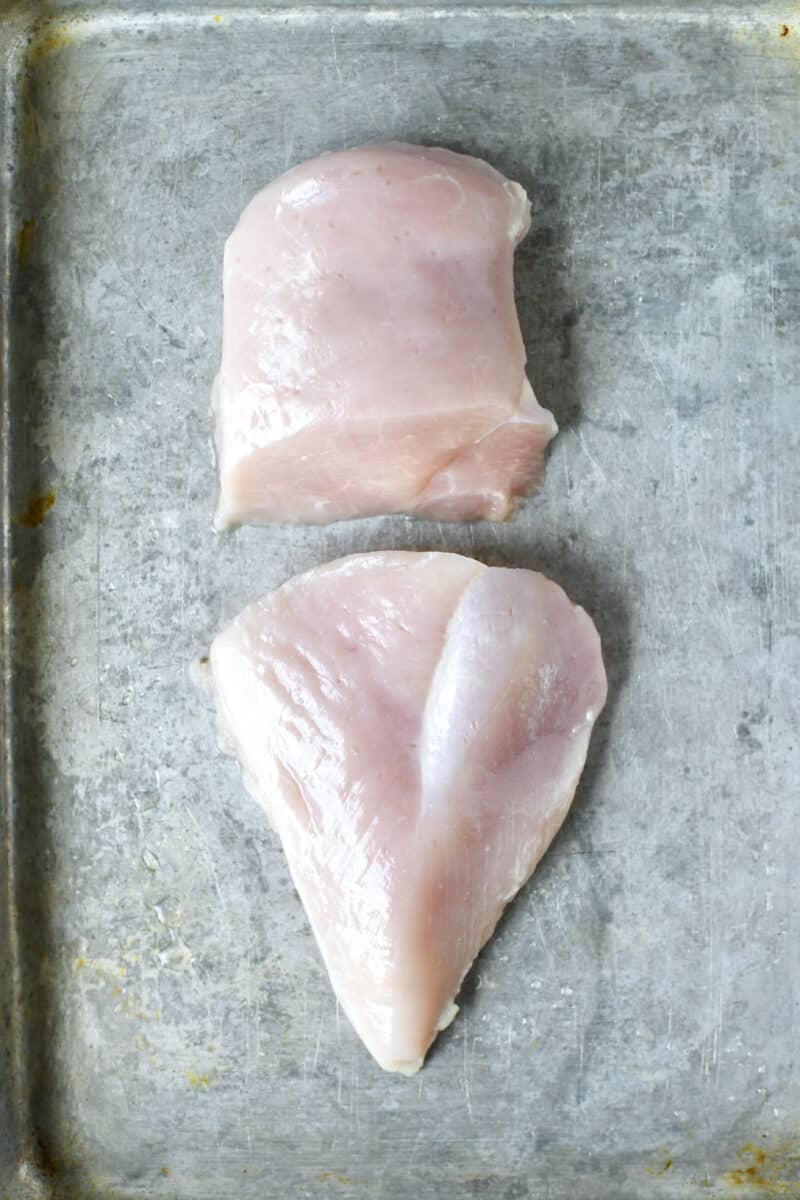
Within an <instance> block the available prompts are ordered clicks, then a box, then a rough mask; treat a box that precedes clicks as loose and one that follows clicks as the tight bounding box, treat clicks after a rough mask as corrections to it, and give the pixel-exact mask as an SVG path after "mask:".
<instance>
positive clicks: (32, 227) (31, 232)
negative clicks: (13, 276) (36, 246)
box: [17, 220, 36, 270]
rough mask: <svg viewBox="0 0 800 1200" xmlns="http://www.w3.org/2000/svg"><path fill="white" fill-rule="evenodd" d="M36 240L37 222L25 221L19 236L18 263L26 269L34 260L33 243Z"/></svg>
mask: <svg viewBox="0 0 800 1200" xmlns="http://www.w3.org/2000/svg"><path fill="white" fill-rule="evenodd" d="M35 238H36V222H35V221H34V220H30V221H24V222H23V224H22V225H21V227H20V231H19V233H18V234H17V262H18V263H19V265H20V266H21V267H22V268H23V270H24V269H25V267H28V266H30V263H31V259H32V258H33V243H34V240H35Z"/></svg>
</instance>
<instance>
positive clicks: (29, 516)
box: [14, 491, 56, 529]
mask: <svg viewBox="0 0 800 1200" xmlns="http://www.w3.org/2000/svg"><path fill="white" fill-rule="evenodd" d="M55 503H56V494H55V492H53V491H50V492H41V493H34V494H33V495H31V496H29V497H28V506H27V508H26V509H25V511H24V512H22V513H20V514H19V516H18V517H15V518H14V524H15V525H22V526H23V527H24V528H25V529H36V528H37V526H39V525H41V523H42V521H44V519H45V517H46V516H47V514H48V513H49V512H50V509H51V508H54V507H55Z"/></svg>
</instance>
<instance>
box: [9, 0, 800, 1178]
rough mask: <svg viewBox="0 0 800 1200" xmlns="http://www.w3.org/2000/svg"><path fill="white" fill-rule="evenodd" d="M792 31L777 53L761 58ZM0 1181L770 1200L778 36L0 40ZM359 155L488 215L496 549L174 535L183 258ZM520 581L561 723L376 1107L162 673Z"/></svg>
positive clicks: (196, 354)
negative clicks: (475, 955) (425, 173)
mask: <svg viewBox="0 0 800 1200" xmlns="http://www.w3.org/2000/svg"><path fill="white" fill-rule="evenodd" d="M795 18H797V20H798V27H797V28H795V24H794V21H795ZM2 29H3V32H2V38H3V56H4V64H5V66H4V70H5V75H4V92H3V101H4V115H3V122H4V123H3V150H4V153H3V161H2V172H3V187H4V193H3V203H4V229H5V270H4V275H3V288H4V310H3V320H4V325H3V355H4V357H3V367H4V375H3V385H4V394H3V400H4V405H5V407H4V413H3V432H4V442H3V447H4V458H3V468H4V472H5V474H4V485H5V490H4V505H5V508H4V517H5V520H4V538H5V556H4V560H3V568H4V614H5V621H4V626H3V638H4V649H5V653H6V663H7V667H8V671H7V674H6V676H5V685H6V695H5V704H4V722H5V725H4V735H5V736H4V742H3V747H4V755H5V773H4V791H3V796H2V803H3V822H4V823H3V848H4V857H3V867H2V870H3V875H2V884H3V911H2V928H1V929H0V933H1V934H2V940H3V945H2V953H3V961H4V962H5V963H6V964H7V970H5V971H4V972H3V975H2V989H3V996H2V1003H3V1014H4V1016H5V1020H4V1021H3V1022H2V1025H0V1031H1V1035H2V1055H3V1062H4V1064H6V1065H7V1070H6V1071H5V1072H4V1073H3V1080H2V1090H1V1091H0V1163H1V1164H2V1166H1V1173H0V1194H1V1195H2V1196H3V1197H10V1198H14V1200H16V1198H18V1197H24V1196H28V1195H31V1196H34V1195H35V1196H40V1195H49V1194H52V1195H54V1196H80V1197H110V1196H117V1197H133V1196H153V1197H179V1198H181V1200H201V1198H208V1200H219V1198H223V1197H231V1198H234V1197H235V1198H236V1200H249V1198H252V1200H256V1198H257V1200H270V1198H273V1197H274V1198H281V1200H283V1198H288V1197H295V1196H296V1197H315V1198H316V1197H319V1198H323V1197H331V1198H333V1197H341V1198H342V1200H348V1198H352V1200H355V1198H356V1197H359V1198H360V1197H375V1198H376V1200H406V1198H407V1197H412V1196H413V1197H418V1198H419V1200H442V1198H445V1200H449V1198H450V1197H462V1196H463V1197H489V1198H491V1200H495V1198H497V1200H523V1198H529V1200H539V1198H542V1200H543V1198H545V1197H546V1198H548V1200H642V1198H644V1197H659V1196H663V1197H676V1198H677V1197H681V1198H690V1197H723V1196H728V1195H740V1196H762V1195H771V1194H778V1195H800V1175H799V1174H798V1162H799V1161H800V1137H799V1136H798V1135H799V1133H800V1124H799V1123H800V1089H799V1087H798V1083H799V1081H800V1066H799V1065H798V1063H797V1061H796V1048H797V1045H798V1032H799V1031H798V981H799V980H800V964H798V957H797V945H798V886H797V880H798V871H797V853H798V850H797V847H798V778H800V772H799V770H798V768H799V767H800V763H799V762H798V748H797V727H798V665H799V662H798V593H799V589H798V541H797V529H798V525H797V521H798V467H797V463H798V428H800V410H798V403H799V402H800V388H799V386H798V381H799V380H800V349H799V347H800V340H799V339H798V337H797V328H798V316H799V315H800V312H799V311H798V309H799V297H800V272H799V270H798V240H797V232H798V225H797V220H798V218H797V196H798V187H799V186H800V178H799V175H798V167H799V165H800V155H799V153H798V151H799V149H800V139H799V138H798V128H800V53H799V52H798V47H800V14H798V12H797V9H796V6H793V5H787V6H786V8H785V9H780V8H772V7H770V8H763V7H762V8H754V7H749V8H748V6H746V5H741V6H737V7H734V8H719V7H709V6H702V7H697V8H695V7H670V8H666V7H655V6H652V5H651V6H647V7H625V6H622V7H616V6H615V7H610V6H603V5H599V6H596V7H592V6H588V7H574V6H570V5H567V6H558V5H556V6H550V7H539V6H524V7H502V8H498V7H491V6H485V7H481V6H477V7H469V8H467V7H454V6H448V5H445V6H443V7H441V6H440V7H419V6H417V7H403V6H394V7H391V8H379V7H378V8H376V7H370V8H368V9H359V8H352V7H331V6H327V7H326V6H308V7H293V8H281V7H261V6H254V7H235V8H231V7H228V6H226V5H225V4H224V3H222V2H221V0H220V2H218V3H216V5H215V7H214V8H208V9H206V8H203V7H202V6H191V7H189V6H187V7H184V6H181V5H180V4H177V5H176V4H173V5H170V6H169V8H168V9H166V10H165V11H163V12H158V13H154V12H152V11H149V10H145V9H139V8H137V7H135V6H126V5H123V6H121V7H117V8H114V9H113V10H112V9H106V8H101V7H98V8H89V9H87V8H86V7H81V8H80V9H72V8H70V7H69V6H68V5H64V6H60V5H51V6H47V7H39V8H37V9H32V8H29V7H26V6H24V5H23V6H11V7H8V6H6V8H5V9H4V19H3V24H2ZM385 137H396V138H406V139H410V140H420V141H424V142H435V143H442V144H445V145H448V146H451V147H455V148H459V149H463V150H467V151H472V152H475V153H478V154H482V155H485V156H486V157H488V158H489V159H490V160H491V161H492V162H494V163H495V164H497V165H498V166H499V167H500V168H501V169H502V170H504V171H505V172H507V173H508V174H509V175H511V176H514V177H515V178H519V179H521V180H522V181H523V182H524V184H525V185H526V186H527V187H528V189H529V191H530V193H531V195H532V197H533V203H534V221H533V229H532V232H531V234H530V236H529V238H528V239H527V241H526V242H525V244H524V246H523V247H522V249H521V251H520V254H519V257H518V264H517V284H518V295H519V303H520V308H521V316H522V323H523V328H524V333H525V337H526V341H527V344H528V347H529V353H530V375H531V378H532V381H533V383H534V386H535V388H536V390H537V392H538V394H539V396H540V398H541V400H542V401H543V402H544V403H545V404H547V405H548V406H549V407H551V408H552V409H553V410H554V412H555V413H556V415H557V417H558V419H559V421H560V423H561V427H562V432H561V435H560V437H559V438H558V439H557V441H556V443H555V445H554V447H553V452H552V455H551V459H550V464H549V473H548V477H547V482H546V486H545V488H544V490H543V492H542V493H541V495H540V496H539V497H537V498H535V499H533V500H532V501H530V502H529V503H527V504H526V505H525V507H524V509H523V511H522V512H521V513H520V514H519V515H518V516H517V517H516V518H515V519H514V520H513V521H512V522H511V523H509V524H507V525H504V526H502V527H496V526H490V525H481V526H474V527H466V528H458V527H452V526H441V525H437V524H432V523H424V522H417V523H414V522H410V521H406V520H403V519H390V520H372V521H364V522H354V523H350V524H344V525H338V526H334V527H331V528H328V529H309V530H305V529H300V530H297V529H283V528H274V529H260V530H240V531H239V532H237V533H233V534H227V535H223V536H217V535H215V534H214V533H213V532H212V530H211V515H212V506H213V493H214V473H213V466H212V462H211V456H210V453H209V414H208V403H209V400H208V398H209V389H210V385H211V381H212V377H213V375H214V372H215V369H216V366H217V360H218V354H219V332H220V304H221V298H220V265H221V252H222V245H223V240H224V238H225V236H226V234H227V232H228V231H229V230H230V229H231V227H232V225H233V223H234V221H235V219H236V217H237V215H238V213H239V211H240V209H241V208H242V206H243V205H244V204H245V202H246V201H247V200H248V198H249V197H250V196H251V195H252V194H253V192H254V191H255V190H256V189H257V188H258V187H259V185H261V184H262V183H264V182H265V181H266V180H267V179H269V178H270V177H272V176H273V175H275V174H276V173H277V172H279V171H281V170H283V169H284V168H286V167H288V166H290V165H291V164H293V163H295V162H297V161H299V160H301V159H303V158H305V157H307V156H310V155H313V154H315V153H317V152H319V151H321V150H324V149H326V148H330V147H338V146H342V145H346V144H351V143H357V142H361V141H365V140H369V139H376V138H385ZM389 546H397V547H434V548H444V547H447V548H449V549H454V550H460V551H464V552H468V553H475V554H477V555H478V556H480V557H483V558H485V559H487V560H490V561H493V562H503V563H516V564H522V565H527V566H537V567H541V568H543V569H545V570H546V571H547V572H548V573H550V574H551V575H553V576H554V577H555V578H556V579H558V580H559V581H561V582H562V583H563V584H564V585H565V586H566V587H567V588H568V590H569V591H570V593H571V594H572V595H573V596H574V597H575V598H576V599H578V600H579V601H580V602H581V603H583V604H584V605H585V606H586V607H587V608H588V610H589V611H590V612H591V613H592V614H593V616H594V617H595V619H596V621H597V624H598V626H599V627H600V630H601V632H602V636H603V641H604V646H605V654H606V659H607V664H608V672H609V678H610V702H609V706H608V709H607V711H606V713H605V716H604V718H603V720H602V722H601V723H600V725H599V728H598V730H597V732H596V734H595V738H594V741H593V743H592V750H591V755H590V760H589V764H588V767H587V771H586V774H585V778H584V781H583V783H582V784H581V787H580V792H579V796H578V798H577V801H576V804H575V807H574V810H573V812H572V814H571V816H570V818H569V819H568V821H567V824H566V826H565V828H564V830H563V832H562V833H561V834H560V836H559V838H558V839H557V842H556V844H555V845H554V847H553V849H552V850H551V852H550V853H549V855H548V856H547V858H546V861H545V862H544V863H543V865H542V866H541V868H540V869H539V871H538V873H537V875H536V877H535V879H534V881H533V882H532V883H531V885H530V886H528V887H527V888H526V889H525V890H524V892H523V894H522V895H521V896H520V898H519V899H518V900H517V901H516V903H515V904H514V905H513V906H512V908H511V910H510V911H509V913H508V915H507V917H506V919H505V920H504V921H503V923H502V926H501V928H500V931H499V932H498V934H497V936H496V937H495V938H494V940H493V942H492V943H491V945H490V947H489V948H488V949H487V951H486V952H485V953H484V955H483V956H482V958H481V960H480V961H479V963H478V965H477V966H476V968H475V969H474V970H473V972H472V974H471V976H470V977H469V980H468V982H467V985H466V986H465V989H464V994H463V996H462V1000H461V1003H462V1012H461V1015H460V1016H459V1018H458V1020H457V1021H456V1022H455V1024H454V1025H453V1026H452V1028H451V1029H450V1030H448V1031H447V1033H445V1034H443V1035H442V1037H441V1038H440V1039H439V1043H438V1045H437V1047H436V1048H435V1051H434V1053H433V1054H432V1055H431V1058H430V1061H429V1063H428V1064H427V1065H426V1067H425V1069H424V1070H423V1071H422V1073H421V1074H420V1075H419V1076H418V1077H417V1078H415V1079H412V1080H408V1079H405V1078H398V1077H393V1076H389V1075H385V1074H383V1073H382V1072H381V1071H380V1070H379V1069H378V1068H377V1067H376V1065H375V1064H374V1063H373V1062H372V1060H371V1059H370V1058H369V1057H368V1056H367V1054H366V1052H365V1051H364V1049H363V1048H362V1046H361V1045H360V1044H359V1042H358V1041H357V1039H356V1038H355V1036H354V1034H353V1032H352V1031H351V1029H350V1027H349V1025H348V1024H347V1022H346V1020H344V1018H343V1017H341V1016H340V1014H339V1012H338V1010H337V1007H336V1003H335V1001H334V999H333V997H332V995H331V992H330V989H329V987H328V985H327V982H326V979H325V976H324V973H323V970H322V968H321V965H320V961H319V958H318V955H317V952H316V950H315V948H314V945H313V942H312V938H311V935H310V933H309V930H308V928H307V925H306V922H305V920H304V917H303V913H302V911H301V908H300V905H299V902H298V900H297V898H296V896H295V894H294V892H293V890H292V887H291V884H290V881H289V878H288V875H287V871H286V868H285V866H284V863H283V860H282V857H281V854H280V852H279V849H278V847H277V846H276V845H275V842H274V839H273V837H272V836H271V834H270V833H269V831H268V830H267V828H266V825H265V821H264V818H263V817H262V814H261V812H260V811H259V810H258V809H257V807H256V805H255V804H254V802H253V801H252V800H250V799H249V798H248V797H247V795H246V794H245V793H244V791H243V789H242V787H241V786H240V783H239V780H238V777H237V772H236V769H235V767H234V766H233V765H232V764H231V763H230V762H229V761H227V760H224V759H223V758H221V757H220V755H218V753H217V752H216V749H215V745H214V730H213V717H212V714H211V713H210V712H209V711H208V708H207V707H206V705H205V703H204V702H203V701H202V700H201V699H200V698H199V696H198V695H197V694H196V693H195V692H194V691H193V689H192V687H191V686H190V684H189V682H188V678H187V663H188V662H189V661H190V659H191V658H192V657H193V656H195V655H196V654H198V653H200V652H202V651H203V650H204V649H205V648H206V647H207V645H208V643H209V639H210V638H211V636H212V634H213V632H214V631H215V629H216V628H217V627H218V625H219V623H220V621H221V620H222V619H223V618H225V617H226V616H229V615H231V614H233V613H234V612H235V611H236V610H237V609H238V608H239V607H240V606H241V605H242V604H243V603H244V602H245V601H246V600H248V599H250V598H252V597H254V596H255V595H257V594H258V593H260V592H262V591H264V590H265V589H267V588H269V587H272V586H273V585H275V584H277V583H278V582H280V581H281V580H282V579H284V578H285V577H286V576H288V575H289V574H291V573H293V572H296V571H298V570H301V569H303V568H306V567H310V566H311V565H313V564H315V563H319V562H321V561H323V560H325V559H329V558H332V557H334V556H335V555H339V554H342V553H345V552H349V551H354V550H359V549H364V548H368V547H389Z"/></svg>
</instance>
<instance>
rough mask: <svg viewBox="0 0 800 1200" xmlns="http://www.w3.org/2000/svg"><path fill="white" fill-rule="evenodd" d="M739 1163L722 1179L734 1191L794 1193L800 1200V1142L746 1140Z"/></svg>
mask: <svg viewBox="0 0 800 1200" xmlns="http://www.w3.org/2000/svg"><path fill="white" fill-rule="evenodd" d="M736 1157H737V1159H738V1160H739V1166H736V1167H733V1168H732V1169H731V1170H730V1171H726V1172H725V1173H724V1175H723V1176H722V1182H723V1183H724V1184H726V1185H727V1186H728V1187H729V1188H730V1189H731V1190H732V1191H737V1190H742V1191H743V1192H744V1193H745V1194H755V1195H758V1196H764V1197H768V1196H790V1197H791V1196H794V1197H797V1198H798V1200H800V1143H799V1142H797V1141H787V1142H780V1143H778V1144H777V1145H774V1146H757V1145H756V1144H755V1143H754V1142H745V1144H744V1145H743V1146H740V1148H739V1149H738V1150H737V1151H736Z"/></svg>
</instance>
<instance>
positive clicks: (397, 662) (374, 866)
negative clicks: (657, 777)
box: [209, 552, 606, 1074]
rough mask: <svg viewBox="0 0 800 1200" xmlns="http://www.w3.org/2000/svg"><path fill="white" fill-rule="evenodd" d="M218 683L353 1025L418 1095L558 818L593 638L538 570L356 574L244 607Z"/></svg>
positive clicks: (587, 700) (436, 565) (413, 569)
mask: <svg viewBox="0 0 800 1200" xmlns="http://www.w3.org/2000/svg"><path fill="white" fill-rule="evenodd" d="M209 671H210V683H211V686H212V687H213V690H214V692H215V694H216V702H217V706H218V713H219V718H220V722H221V726H222V729H223V730H224V733H225V736H226V739H228V741H229V744H230V745H231V746H232V747H233V750H234V752H235V753H236V755H237V756H238V758H239V760H240V762H241V764H242V767H243V771H244V777H245V781H246V783H247V785H248V787H249V789H250V790H251V791H252V793H253V795H254V796H255V797H256V798H257V799H258V800H259V801H260V802H261V803H262V804H263V806H264V808H265V809H266V811H267V813H268V815H269V817H270V819H271V821H272V823H273V825H274V827H275V829H276V830H277V832H278V834H279V835H280V838H281V842H282V844H283V848H284V851H285V853H286V857H287V860H288V863H289V868H290V870H291V874H292V878H293V880H294V883H295V886H296V887H297V890H298V892H299V894H300V897H301V899H302V901H303V904H304V905H305V909H306V912H307V914H308V918H309V921H310V922H311V926H312V929H313V931H314V935H315V937H316V940H317V943H318V945H319V948H320V951H321V953H322V957H323V959H324V961H325V965H326V967H327V969H328V973H329V975H330V978H331V982H332V984H333V988H334V990H335V992H336V994H337V996H338V997H339V1000H340V1002H341V1004H342V1007H343V1009H344V1011H345V1012H346V1013H347V1015H348V1017H349V1019H350V1021H351V1022H352V1024H353V1025H354V1026H355V1029H356V1031H357V1032H358V1034H359V1035H360V1037H361V1038H362V1040H363V1041H364V1043H365V1045H366V1046H367V1048H368V1049H369V1050H370V1051H371V1053H372V1054H373V1055H374V1056H375V1058H376V1059H377V1061H378V1062H379V1063H380V1065H381V1066H382V1067H384V1068H385V1069H386V1070H389V1071H401V1072H403V1073H405V1074H412V1073H413V1072H415V1071H417V1070H418V1069H419V1067H420V1066H421V1065H422V1062H423V1060H424V1058H425V1054H426V1053H427V1050H428V1048H429V1047H430V1045H431V1043H432V1042H433V1040H434V1039H435V1037H436V1035H437V1032H438V1031H439V1030H440V1029H443V1028H444V1027H445V1026H446V1025H447V1024H448V1023H449V1022H450V1021H451V1020H452V1018H453V1017H454V1016H455V1014H456V1011H457V1009H456V1006H455V1004H454V999H455V997H456V995H457V993H458V990H459V988H460V986H461V982H462V980H463V978H464V976H465V974H466V972H467V971H468V969H469V966H470V964H471V963H472V961H473V960H474V958H475V956H476V954H477V953H478V951H479V950H480V949H481V947H482V946H483V945H484V943H485V942H486V941H487V939H488V938H489V937H490V935H491V933H492V931H493V929H494V927H495V925H496V923H497V921H498V919H499V917H500V914H501V913H502V911H503V908H504V907H505V905H506V904H507V903H508V902H509V901H510V900H511V899H512V897H513V896H514V895H515V894H516V892H517V891H518V890H519V888H521V887H522V885H523V884H524V883H525V882H526V880H527V879H528V878H529V877H530V875H531V874H532V872H533V870H534V868H535V867H536V865H537V863H538V862H539V860H540V858H541V857H542V855H543V854H544V852H545V851H546V849H547V847H548V846H549V844H550V842H551V840H552V838H553V837H554V835H555V833H556V831H557V830H558V828H559V826H560V825H561V823H562V821H563V820H564V817H565V815H566V813H567V810H568V808H569V806H570V803H571V801H572V797H573V794H574V792H575V788H576V785H577V783H578V779H579V777H580V774H581V771H582V769H583V764H584V761H585V758H586V752H587V747H588V744H589V737H590V733H591V730H592V726H593V724H594V722H595V720H596V718H597V715H598V713H599V712H600V710H601V708H602V707H603V704H604V702H605V697H606V679H605V672H604V669H603V662H602V658H601V653H600V641H599V638H598V635H597V632H596V631H595V628H594V625H593V624H592V622H591V620H590V619H589V617H588V616H587V615H586V613H585V612H584V611H583V609H581V608H578V607H577V606H575V605H574V604H572V602H571V601H570V600H569V599H568V597H567V596H566V595H565V594H564V592H563V591H562V590H561V588H560V587H558V586H557V585H556V584H554V583H551V582H550V581H549V580H547V579H545V578H544V577H543V576H542V575H538V574H535V573H533V572H531V571H525V570H510V569H505V568H503V569H501V568H489V567H485V566H483V565H482V564H480V563H478V562H475V561H473V560H471V559H468V558H463V557H461V556H459V555H456V554H439V553H430V554H416V553H400V552H390V553H374V554H365V555H354V556H353V557H350V558H344V559H341V560H339V561H337V562H333V563H330V564H328V565H326V566H323V567H319V568H317V569H316V570H313V571H310V572H309V573H308V574H306V575H302V576H299V577H298V578H296V579H293V580H290V581H289V582H288V583H286V584H284V585H283V587H280V588H279V589H278V590H277V591H276V592H274V593H272V594H271V595H268V596H266V597H264V599H262V600H260V601H258V602H257V603H255V604H252V605H250V606H249V607H248V608H246V609H245V610H244V611H243V612H242V613H241V614H240V615H239V616H238V617H237V618H236V619H235V620H234V621H233V622H232V623H231V624H230V625H229V626H228V627H227V628H226V629H224V630H223V631H222V632H221V633H220V634H219V635H218V636H217V637H216V639H215V640H214V643H213V645H212V647H211V652H210V664H209Z"/></svg>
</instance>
